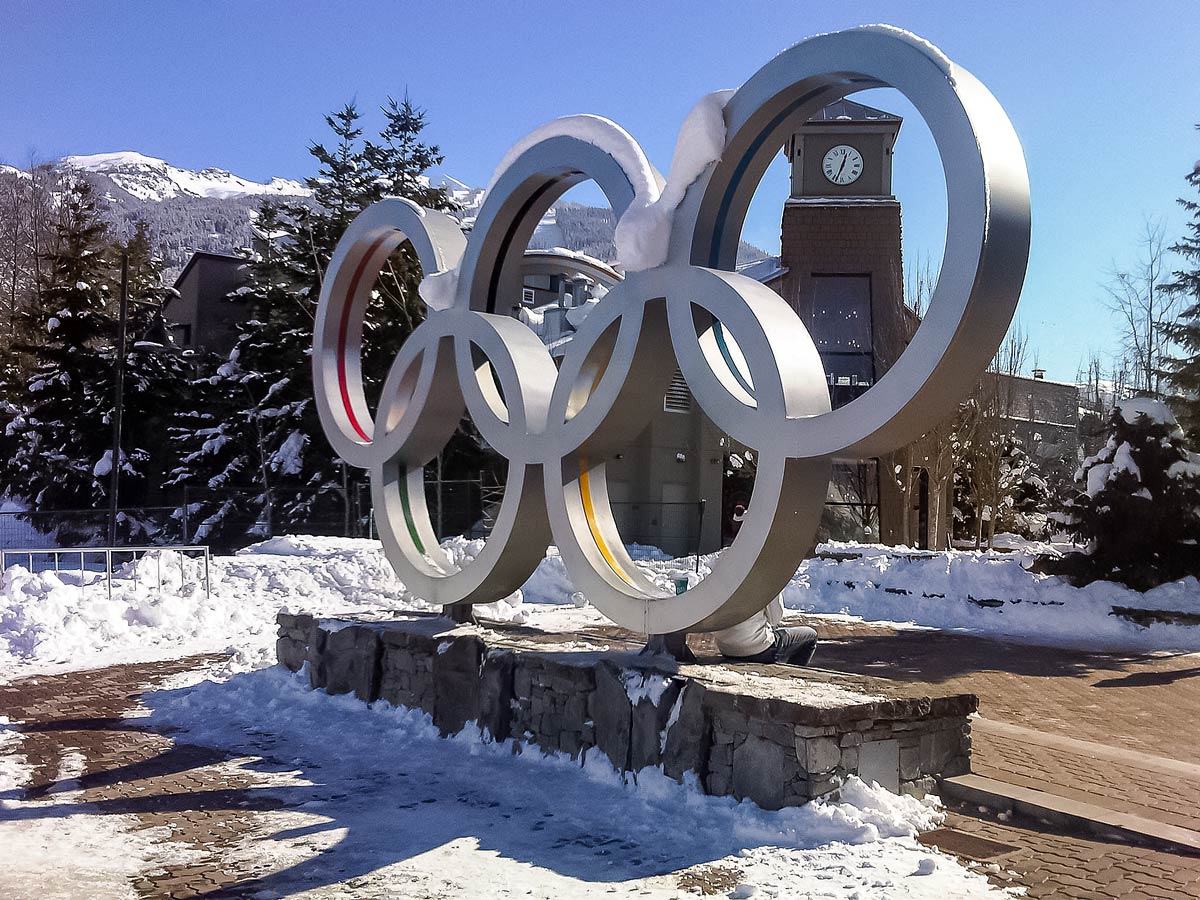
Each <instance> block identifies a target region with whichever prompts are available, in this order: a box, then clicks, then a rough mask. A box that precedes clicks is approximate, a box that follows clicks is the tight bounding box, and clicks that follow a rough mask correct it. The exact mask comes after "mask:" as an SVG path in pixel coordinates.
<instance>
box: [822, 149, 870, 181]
mask: <svg viewBox="0 0 1200 900" xmlns="http://www.w3.org/2000/svg"><path fill="white" fill-rule="evenodd" d="M862 170H863V158H862V154H861V153H859V152H858V151H857V150H855V149H854V148H853V147H851V146H850V145H849V144H838V145H837V146H836V147H831V148H830V150H829V152H828V153H826V154H825V159H824V160H822V161H821V171H822V172H824V173H825V177H826V178H828V179H829V180H830V181H832V182H833V183H834V184H851V183H852V182H855V181H857V180H858V176H859V175H861V174H862Z"/></svg>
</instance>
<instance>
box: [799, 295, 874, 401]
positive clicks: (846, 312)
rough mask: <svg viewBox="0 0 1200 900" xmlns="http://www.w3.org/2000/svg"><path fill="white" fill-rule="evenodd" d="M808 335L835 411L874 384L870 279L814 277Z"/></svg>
mask: <svg viewBox="0 0 1200 900" xmlns="http://www.w3.org/2000/svg"><path fill="white" fill-rule="evenodd" d="M809 331H810V333H811V334H812V337H813V341H814V342H815V343H816V345H817V351H818V352H819V353H820V354H821V362H822V364H823V365H824V366H825V375H826V378H827V379H828V381H829V399H830V401H831V402H832V403H833V406H834V408H835V409H836V408H837V407H839V406H845V405H846V404H847V403H849V402H850V401H851V400H853V399H854V398H855V397H857V396H859V395H860V394H862V393H863V392H864V391H866V390H867V388H869V387H870V386H871V385H873V384H874V383H875V356H874V328H873V324H872V321H871V276H870V275H814V276H813V304H812V322H811V323H810V327H809Z"/></svg>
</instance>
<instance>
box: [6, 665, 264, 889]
mask: <svg viewBox="0 0 1200 900" xmlns="http://www.w3.org/2000/svg"><path fill="white" fill-rule="evenodd" d="M202 662H204V660H203V658H195V657H194V658H191V659H182V660H172V661H169V662H157V663H146V664H138V665H127V666H112V667H110V668H107V669H100V670H95V671H86V672H68V673H65V674H61V675H43V676H38V677H36V678H28V679H24V680H21V681H17V682H13V683H11V684H7V685H0V715H5V716H7V717H8V718H9V719H11V720H13V721H18V722H20V723H21V724H20V725H19V726H18V730H20V731H21V732H22V734H23V740H22V742H21V746H20V748H19V751H18V752H20V754H21V755H22V756H24V757H25V758H26V762H27V763H28V765H29V766H30V767H31V768H32V769H33V777H32V778H31V779H30V781H29V783H28V784H27V785H25V787H24V789H23V792H22V793H23V796H22V797H21V798H20V799H22V800H27V801H28V800H34V801H36V800H39V799H42V798H45V797H47V795H48V794H49V792H50V791H51V790H52V789H53V788H54V787H55V784H56V779H57V778H58V777H59V772H60V771H61V768H62V764H63V761H64V758H65V757H66V756H67V754H71V755H72V756H73V757H75V758H78V757H79V756H82V759H83V773H82V774H81V775H80V776H79V778H78V793H75V794H74V795H73V797H72V800H73V802H74V803H86V804H89V807H90V809H91V810H93V811H96V812H101V813H114V814H121V813H124V814H130V815H133V816H136V818H137V821H138V822H139V824H140V826H141V827H143V828H154V827H159V826H164V825H166V826H170V828H171V840H172V841H174V842H177V843H182V844H183V845H185V846H187V847H189V848H191V849H193V850H195V851H199V855H198V856H197V857H196V858H195V859H193V860H191V861H189V863H188V864H187V865H182V866H167V867H166V868H164V869H163V870H161V871H157V872H154V873H149V874H147V875H145V876H144V877H142V878H139V879H138V880H137V882H136V883H135V885H134V886H135V887H136V888H137V890H138V893H139V895H140V896H143V897H146V898H184V897H194V896H199V895H205V894H208V895H212V894H214V893H219V889H220V888H222V887H225V886H229V885H234V884H237V883H238V882H242V881H245V880H247V879H250V878H252V877H254V876H255V875H256V874H259V873H258V872H257V871H255V870H254V869H253V868H244V867H241V868H239V867H238V866H237V865H235V864H233V863H232V862H231V861H230V859H229V856H228V853H227V851H228V850H229V849H230V848H231V847H232V846H233V845H234V844H235V843H236V842H237V841H238V840H240V839H241V838H242V837H243V836H245V835H247V834H249V833H250V832H251V831H252V830H253V829H255V828H256V827H257V825H258V822H259V820H258V817H257V816H256V810H264V809H274V808H276V807H277V806H278V805H279V803H278V801H277V800H274V799H271V798H269V797H265V796H261V795H260V794H259V793H258V792H256V791H255V790H254V788H255V784H254V781H253V780H252V778H251V777H250V776H249V775H248V774H246V773H244V772H241V771H239V770H238V769H237V768H235V767H234V766H232V765H230V763H231V762H233V761H232V760H230V758H229V756H228V755H227V754H226V753H224V752H222V751H221V750H219V749H213V748H208V747H199V746H195V745H190V744H181V743H176V742H175V741H174V740H172V739H171V738H170V737H169V736H168V735H165V734H159V733H156V732H154V731H150V730H148V729H146V728H142V727H139V726H138V725H137V724H136V719H135V720H133V721H127V720H124V719H123V716H124V715H125V714H127V713H129V712H131V711H133V710H135V709H136V708H137V707H138V700H139V697H140V695H141V692H142V691H143V690H144V689H146V688H149V687H153V686H154V685H156V684H158V683H159V682H161V681H162V680H163V679H165V678H167V677H169V676H171V675H174V674H177V673H179V672H183V671H187V670H189V669H193V668H195V667H196V666H198V665H200V664H201V663H202ZM2 859H3V852H2V850H0V896H6V895H8V894H7V891H6V890H5V888H4V875H3V863H2ZM18 887H19V886H12V889H13V890H16V889H17V888H18ZM81 900H82V898H81Z"/></svg>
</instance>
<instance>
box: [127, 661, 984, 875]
mask: <svg viewBox="0 0 1200 900" xmlns="http://www.w3.org/2000/svg"><path fill="white" fill-rule="evenodd" d="M194 677H196V676H195V675H193V678H194ZM147 703H148V705H149V706H150V707H151V708H152V709H153V713H152V716H151V719H150V722H151V723H152V724H153V725H155V726H157V727H170V728H179V729H182V730H183V731H184V732H185V733H186V735H187V737H186V739H187V740H189V741H192V742H196V743H201V744H205V745H209V746H216V747H223V748H226V749H228V750H230V751H232V752H234V753H236V754H239V755H244V756H247V757H262V758H263V760H262V762H261V763H259V765H260V766H261V767H262V768H263V769H264V770H267V771H270V772H272V773H274V775H273V777H274V778H275V783H276V786H274V787H270V788H267V790H268V791H270V792H271V793H273V794H275V795H277V796H278V797H279V798H280V799H282V800H283V801H284V802H285V803H286V804H287V807H288V809H284V810H280V811H279V812H273V813H267V814H265V815H266V818H265V821H264V830H265V831H266V832H267V833H266V834H264V835H260V836H256V837H255V839H254V840H252V841H250V842H248V844H247V845H246V847H245V848H244V852H245V854H246V855H247V857H248V858H253V859H255V860H256V861H258V862H260V863H262V862H266V863H268V864H269V866H270V868H271V869H272V874H270V875H268V876H265V877H264V879H263V881H262V884H256V885H254V889H255V891H257V892H261V895H262V896H293V895H296V894H295V892H296V891H301V890H302V892H301V893H300V894H298V896H303V897H326V896H328V897H333V896H338V897H343V896H350V897H375V896H383V895H387V896H391V895H392V892H394V891H398V892H399V894H398V895H402V896H431V897H442V896H471V897H484V898H491V897H502V896H503V897H508V896H532V897H545V898H551V897H553V898H561V897H572V898H575V897H583V898H586V897H607V896H610V895H611V894H612V892H613V891H614V889H615V890H616V891H617V892H618V893H619V894H628V893H631V892H633V893H638V894H639V895H640V896H649V897H655V898H666V897H679V896H680V889H679V887H678V873H679V872H680V871H682V870H686V869H689V868H692V867H698V866H707V865H719V866H722V867H725V868H730V869H733V870H736V871H738V872H740V873H741V874H740V878H741V880H742V882H743V883H744V884H745V886H746V887H745V890H746V891H747V892H749V893H744V896H749V895H750V893H757V895H759V896H766V897H769V896H778V897H784V896H796V897H838V898H843V897H844V898H849V897H855V896H857V897H860V898H865V897H879V898H882V897H893V898H899V897H931V898H932V897H944V896H953V897H979V896H984V895H987V894H989V892H990V888H989V886H988V884H987V882H986V880H985V879H984V878H982V877H981V876H978V875H975V874H973V873H971V872H969V871H968V870H966V869H964V868H963V867H961V866H960V865H958V863H957V862H956V861H955V860H953V859H952V858H950V857H946V856H942V855H940V854H938V853H936V852H935V851H931V850H929V849H928V848H925V847H923V846H921V845H920V844H918V843H917V842H916V841H915V839H914V837H915V835H916V834H917V833H918V832H919V831H921V830H925V829H928V828H931V827H934V826H936V825H937V824H938V823H940V821H941V819H942V813H941V811H940V810H939V809H938V807H937V806H936V805H934V803H933V802H932V801H924V802H923V801H918V800H915V799H913V798H910V797H897V796H895V795H893V794H889V793H887V792H886V791H883V790H880V789H878V788H874V787H868V786H867V785H864V784H862V782H859V781H858V780H856V779H852V780H851V782H850V783H849V784H847V785H846V786H845V787H844V789H843V791H842V795H841V798H840V800H838V801H836V802H835V801H817V802H815V803H812V804H809V805H808V806H805V807H801V808H791V809H785V810H782V811H779V812H764V811H763V810H761V809H759V808H758V807H756V806H754V805H753V804H751V803H749V802H743V803H738V802H736V801H734V800H733V799H732V798H727V797H706V796H704V795H702V794H701V793H700V791H699V790H698V788H697V787H696V786H695V785H694V784H688V785H680V784H677V783H675V782H674V781H671V780H670V779H668V778H666V776H664V775H663V774H662V772H661V771H660V770H655V769H646V770H643V771H642V772H640V773H638V776H637V778H636V779H634V778H632V777H630V778H628V779H627V780H626V779H622V777H621V776H620V775H619V774H618V773H617V772H616V771H615V770H614V769H613V768H612V767H611V765H609V763H608V760H607V759H606V758H605V757H604V756H603V755H601V754H599V753H598V752H592V753H589V754H588V755H587V756H586V758H585V759H584V761H583V762H582V764H581V763H580V762H577V761H572V760H571V759H569V758H568V757H566V756H562V755H554V756H543V755H542V754H541V753H540V751H537V750H536V748H525V749H524V750H523V751H521V752H519V753H514V749H515V748H514V747H513V745H512V743H511V742H505V743H502V744H488V743H483V742H482V740H481V739H480V735H479V733H478V731H477V730H475V729H474V728H473V727H471V726H469V727H468V729H467V730H466V731H464V732H463V733H461V734H460V735H457V736H455V737H452V738H448V739H443V738H439V737H438V735H437V731H436V729H435V728H434V727H433V725H432V723H431V722H430V720H429V718H428V716H427V715H425V714H423V713H420V712H417V711H413V710H407V709H398V708H394V707H391V706H389V705H388V704H386V703H382V702H378V703H375V704H373V705H371V706H369V707H368V706H367V705H365V704H363V703H361V702H360V701H358V700H355V699H353V698H351V697H347V696H339V697H331V696H329V695H327V694H325V693H323V692H314V691H310V690H309V689H308V686H307V679H306V678H305V676H304V675H303V674H299V675H293V674H290V673H287V672H285V671H283V670H281V669H279V668H278V667H273V668H270V669H265V670H259V671H255V672H249V673H243V674H238V675H234V676H232V677H229V678H228V679H227V680H224V681H204V682H202V683H199V684H195V685H190V684H180V685H179V686H177V687H175V688H174V689H167V690H163V691H159V692H156V693H153V694H151V695H149V696H148V697H147ZM264 736H267V737H264ZM921 873H927V874H921ZM256 895H258V894H257V893H256Z"/></svg>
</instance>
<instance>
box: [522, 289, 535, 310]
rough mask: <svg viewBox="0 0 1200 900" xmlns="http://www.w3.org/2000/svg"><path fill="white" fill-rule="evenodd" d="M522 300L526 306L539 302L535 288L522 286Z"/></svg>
mask: <svg viewBox="0 0 1200 900" xmlns="http://www.w3.org/2000/svg"><path fill="white" fill-rule="evenodd" d="M521 302H522V303H524V304H525V305H526V306H533V304H534V303H536V302H537V294H536V293H534V290H533V288H521Z"/></svg>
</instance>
